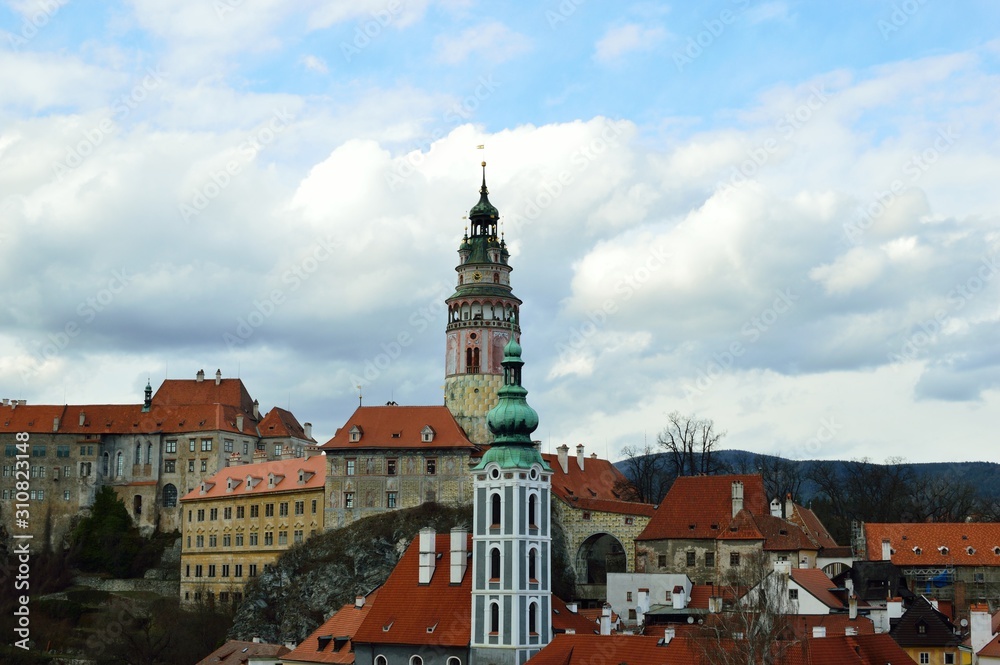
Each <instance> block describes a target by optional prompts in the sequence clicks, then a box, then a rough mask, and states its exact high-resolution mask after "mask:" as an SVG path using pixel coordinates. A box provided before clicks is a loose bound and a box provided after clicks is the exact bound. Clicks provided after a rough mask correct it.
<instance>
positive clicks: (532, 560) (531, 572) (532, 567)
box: [528, 547, 538, 582]
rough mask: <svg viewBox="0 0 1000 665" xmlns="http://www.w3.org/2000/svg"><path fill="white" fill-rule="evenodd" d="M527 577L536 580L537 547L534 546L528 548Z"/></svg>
mask: <svg viewBox="0 0 1000 665" xmlns="http://www.w3.org/2000/svg"><path fill="white" fill-rule="evenodd" d="M528 579H529V580H530V581H532V582H537V581H538V549H537V548H535V547H532V548H531V549H529V550H528Z"/></svg>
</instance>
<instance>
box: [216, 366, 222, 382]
mask: <svg viewBox="0 0 1000 665" xmlns="http://www.w3.org/2000/svg"><path fill="white" fill-rule="evenodd" d="M220 383H222V370H221V369H217V370H215V385H219V384H220Z"/></svg>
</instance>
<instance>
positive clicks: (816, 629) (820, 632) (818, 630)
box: [813, 626, 826, 637]
mask: <svg viewBox="0 0 1000 665" xmlns="http://www.w3.org/2000/svg"><path fill="white" fill-rule="evenodd" d="M813 637H826V626H813Z"/></svg>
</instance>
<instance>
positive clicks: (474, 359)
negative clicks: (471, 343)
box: [465, 347, 479, 374]
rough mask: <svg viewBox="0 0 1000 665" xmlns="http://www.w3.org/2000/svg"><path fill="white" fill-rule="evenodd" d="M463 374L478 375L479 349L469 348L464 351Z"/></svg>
mask: <svg viewBox="0 0 1000 665" xmlns="http://www.w3.org/2000/svg"><path fill="white" fill-rule="evenodd" d="M465 373H466V374H479V348H478V347H469V348H467V349H466V350H465Z"/></svg>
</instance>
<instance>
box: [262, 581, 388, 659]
mask: <svg viewBox="0 0 1000 665" xmlns="http://www.w3.org/2000/svg"><path fill="white" fill-rule="evenodd" d="M378 591H379V590H378V589H375V590H374V591H372V592H371V593H369V594H368V595H367V596H365V603H364V605H362V606H361V607H357V606H356V605H355V604H354V603H350V604H348V605H344V606H343V607H341V608H340V609H339V610H337V612H336V613H335V614H334V615H333V616H332V617H330V618H329V619H327V620H326V621H324V622H323V623H322V624H321V625H320V626H319V628H317V629H316V630H314V631H313V632H312V634H311V635H309V637H307V638H306V639H304V640H303V641H302V642H301V643H300V644H299V646H297V647H296V648H295V649H293V650H292V651H291V653H288V654H286V655H285V657H284V658H283V659H282V660H283V661H284V662H286V663H287V662H296V663H342V664H344V665H350V664H351V663H353V662H354V648H353V647H354V645H353V643H352V640H353V638H354V634H355V633H356V632H357V631H358V628H360V627H361V623H362V622H363V621H364V619H365V617H367V616H368V613H369V612H370V611H371V608H372V605H373V604H374V603H375V600H376V599H377V598H378ZM339 638H346V639H339ZM338 647H339V648H338Z"/></svg>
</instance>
